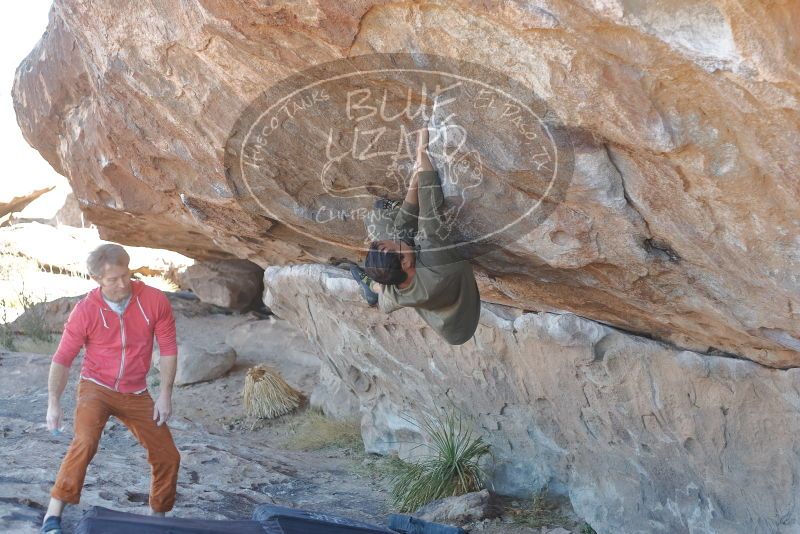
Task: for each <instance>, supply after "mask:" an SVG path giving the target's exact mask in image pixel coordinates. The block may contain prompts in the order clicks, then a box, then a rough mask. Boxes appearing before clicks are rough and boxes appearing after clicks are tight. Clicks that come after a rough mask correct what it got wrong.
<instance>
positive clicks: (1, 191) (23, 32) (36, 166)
mask: <svg viewBox="0 0 800 534" xmlns="http://www.w3.org/2000/svg"><path fill="white" fill-rule="evenodd" d="M51 5H52V0H22V1H19V0H18V1H13V2H2V3H0V88H2V90H0V158H2V161H3V171H2V175H0V202H4V201H5V202H7V201H8V200H10V199H11V198H13V197H14V196H19V195H24V194H26V193H29V192H31V191H34V190H36V189H40V188H42V187H47V186H48V185H57V186H58V190H57V191H56V192H54V193H53V194H48V195H46V196H45V197H43V198H41V199H40V200H39V201H37V202H35V203H34V204H32V205H31V206H30V208H29V209H27V210H25V212H24V213H23V215H24V216H26V217H50V216H52V215H53V214H54V210H55V209H58V207H60V204H61V203H63V197H64V194H62V193H65V192H67V191H69V185H68V184H67V181H66V179H65V178H63V177H62V176H61V175H59V174H58V173H56V172H55V171H54V170H53V168H52V167H50V165H49V164H48V163H47V162H46V161H45V160H44V158H42V157H41V156H40V155H39V153H38V152H37V151H36V150H34V149H33V148H31V146H30V145H29V144H28V143H27V142H26V141H25V138H24V137H22V132H20V129H19V126H17V118H16V115H15V113H14V105H13V103H12V100H11V86H12V85H13V84H14V71H15V70H16V69H17V66H18V65H19V64H20V63H21V62H22V60H23V59H24V58H25V56H27V55H28V54H29V53H30V52H31V50H33V47H34V46H36V43H37V42H38V41H39V39H40V38H41V37H42V34H43V33H44V31H45V29H47V17H48V13H49V11H50V6H51ZM54 203H56V204H54ZM50 212H53V213H50Z"/></svg>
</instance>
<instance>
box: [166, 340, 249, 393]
mask: <svg viewBox="0 0 800 534" xmlns="http://www.w3.org/2000/svg"><path fill="white" fill-rule="evenodd" d="M153 361H154V363H155V366H156V367H158V363H159V359H158V357H155V358H154V359H153ZM235 363H236V351H235V350H233V349H232V348H230V347H228V346H227V345H222V344H220V345H217V346H215V347H198V346H196V345H191V344H188V343H180V342H179V343H178V371H177V373H176V374H175V385H176V386H185V385H187V384H195V383H197V382H206V381H208V380H214V379H215V378H219V377H221V376H224V375H225V373H227V372H228V371H230V370H231V368H232V367H233V365H234V364H235Z"/></svg>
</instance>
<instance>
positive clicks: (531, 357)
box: [265, 265, 800, 534]
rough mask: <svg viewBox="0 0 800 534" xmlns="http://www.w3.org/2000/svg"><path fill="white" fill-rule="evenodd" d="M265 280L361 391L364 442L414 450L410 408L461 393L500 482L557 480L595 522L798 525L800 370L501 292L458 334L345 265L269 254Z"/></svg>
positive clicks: (278, 302)
mask: <svg viewBox="0 0 800 534" xmlns="http://www.w3.org/2000/svg"><path fill="white" fill-rule="evenodd" d="M265 286H266V290H265V301H266V304H267V305H268V306H270V307H271V308H272V309H273V310H274V311H275V313H277V314H278V315H280V316H281V317H284V318H285V319H287V320H288V321H290V322H292V323H293V324H295V325H297V326H299V327H300V328H302V329H303V330H304V331H305V332H306V333H307V335H308V336H309V338H310V339H311V340H312V341H313V342H314V343H315V344H316V345H317V347H318V350H319V351H320V356H321V358H320V359H321V360H322V362H323V365H324V366H330V367H331V369H332V371H331V375H333V376H337V377H340V379H341V380H342V381H343V382H345V386H346V387H347V389H348V390H349V391H351V392H353V394H355V395H356V396H357V399H358V402H359V404H360V407H361V411H362V412H363V418H362V435H363V437H364V443H365V447H366V449H367V451H371V452H380V453H388V452H391V451H397V452H399V454H400V455H401V457H409V456H412V455H414V454H415V450H416V451H419V449H420V448H419V447H416V449H415V446H416V443H419V441H420V440H421V439H422V436H421V435H420V432H419V429H418V428H416V427H415V426H414V425H413V424H411V423H409V421H408V419H409V418H412V419H414V418H416V419H419V418H420V417H421V416H422V415H424V414H428V413H431V411H432V410H434V409H436V408H437V407H440V406H448V405H449V404H450V403H453V404H455V406H456V407H458V408H460V409H461V410H462V411H463V412H465V413H467V414H470V415H472V416H473V417H474V419H475V424H476V427H477V428H478V429H479V431H480V432H481V434H482V435H483V436H484V438H485V439H486V440H487V441H488V442H490V443H491V445H492V450H493V453H494V463H489V464H488V465H487V468H489V469H490V472H491V473H492V482H493V484H494V488H495V490H497V491H498V492H499V493H502V494H517V495H519V496H521V497H528V496H530V495H531V494H532V493H534V492H536V491H538V490H540V489H541V488H543V487H545V486H547V487H548V488H549V490H550V491H553V492H555V493H563V494H566V495H568V496H569V497H570V499H571V501H572V505H573V507H574V508H575V510H576V512H577V513H578V514H579V515H580V516H581V517H583V518H584V519H585V520H586V521H587V522H588V523H589V524H591V525H592V526H593V527H594V528H595V530H597V532H598V533H603V534H606V533H608V534H611V533H616V532H626V533H642V534H644V533H648V534H649V533H652V532H670V533H672V532H695V533H707V534H712V533H722V532H725V533H731V534H734V533H741V534H753V533H764V534H766V533H775V532H783V533H789V532H794V531H796V530H797V529H798V528H800V513H798V510H800V507H799V506H798V504H800V491H798V490H800V488H799V487H798V480H800V478H799V477H797V476H796V473H797V472H798V471H799V470H800V456H798V454H797V453H796V452H795V451H796V448H797V447H796V441H797V435H798V433H800V411H798V409H797V407H798V406H800V393H798V392H800V371H799V370H797V369H791V370H787V371H782V370H776V369H769V368H766V367H763V366H759V365H757V364H754V363H752V362H748V361H745V360H741V359H735V358H729V357H724V356H708V355H701V354H697V353H695V352H691V351H685V350H680V349H677V348H675V347H672V346H669V345H666V344H664V343H661V342H658V341H654V340H650V339H647V338H643V337H639V336H635V335H632V334H629V333H626V332H623V331H620V330H617V329H614V328H611V327H609V326H605V325H601V324H599V323H596V322H592V321H588V320H586V319H583V318H581V317H578V316H576V315H574V314H570V313H550V312H543V313H522V314H520V313H515V312H512V313H505V311H504V310H502V309H500V308H498V307H492V306H490V305H484V307H483V310H482V315H481V323H480V325H479V327H478V331H477V332H476V335H475V338H474V340H471V341H469V342H467V343H465V344H464V345H461V346H456V347H452V346H449V345H447V344H446V343H444V342H443V341H442V340H441V339H439V338H438V336H437V335H436V334H435V333H434V332H433V331H432V330H431V329H430V328H429V327H428V326H427V325H426V324H425V323H424V322H423V321H422V320H421V319H420V318H419V317H418V316H417V314H416V313H415V312H414V311H413V310H410V309H402V310H399V311H397V312H394V313H393V314H391V315H388V316H386V315H384V314H382V313H380V312H379V311H378V310H376V309H374V308H369V307H367V306H366V304H365V303H363V301H362V299H361V296H360V293H359V289H358V287H357V285H356V284H355V282H353V281H352V280H350V279H349V275H348V273H347V272H346V271H344V270H340V269H336V268H333V267H324V266H318V265H306V266H295V267H270V268H268V269H267V270H266V272H265Z"/></svg>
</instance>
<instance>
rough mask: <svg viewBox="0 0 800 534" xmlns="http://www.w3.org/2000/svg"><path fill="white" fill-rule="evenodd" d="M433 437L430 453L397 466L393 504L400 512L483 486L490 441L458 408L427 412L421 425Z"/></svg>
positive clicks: (393, 481) (430, 437) (393, 487)
mask: <svg viewBox="0 0 800 534" xmlns="http://www.w3.org/2000/svg"><path fill="white" fill-rule="evenodd" d="M418 426H419V428H420V430H422V431H423V432H425V433H426V434H427V435H428V438H429V439H430V441H431V444H430V445H427V444H426V446H428V447H429V448H430V449H431V454H429V455H427V456H425V457H423V458H421V459H420V460H417V461H412V462H408V463H403V464H401V465H400V466H398V468H397V471H396V472H395V474H394V476H393V477H392V497H393V501H394V505H395V506H396V507H397V508H398V509H399V510H400V511H401V512H412V511H414V510H416V509H418V508H419V507H420V506H422V505H424V504H427V503H429V502H431V501H435V500H437V499H442V498H444V497H452V496H456V495H463V494H465V493H470V492H472V491H478V490H480V489H482V488H483V485H484V480H485V473H484V472H483V469H482V468H481V467H480V465H479V460H480V459H481V458H482V457H483V456H485V455H486V454H489V453H490V447H489V444H487V443H486V442H484V441H483V438H482V437H481V436H475V435H473V433H472V429H471V428H470V427H469V426H468V425H467V424H466V423H465V421H464V417H463V416H462V415H461V414H460V413H458V412H456V411H455V409H450V410H446V411H444V412H441V413H439V414H438V415H433V416H427V417H425V418H424V419H423V421H422V423H421V424H419V425H418Z"/></svg>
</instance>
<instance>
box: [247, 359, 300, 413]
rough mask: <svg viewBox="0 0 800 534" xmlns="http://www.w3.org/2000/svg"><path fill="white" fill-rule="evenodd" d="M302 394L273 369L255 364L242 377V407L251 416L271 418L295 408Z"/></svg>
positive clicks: (298, 404)
mask: <svg viewBox="0 0 800 534" xmlns="http://www.w3.org/2000/svg"><path fill="white" fill-rule="evenodd" d="M302 402H303V395H302V393H300V392H299V391H297V390H296V389H294V388H292V386H290V385H289V384H287V383H286V381H285V380H284V379H283V378H281V375H279V374H278V372H277V371H276V370H275V369H272V368H271V367H268V366H266V365H256V366H255V367H253V368H251V369H250V370H249V371H247V376H246V377H245V379H244V409H245V413H247V415H249V416H251V417H258V418H259V419H273V418H275V417H278V416H280V415H285V414H287V413H290V412H292V411H293V410H295V409H296V408H297V407H298V406H300V404H301V403H302Z"/></svg>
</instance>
